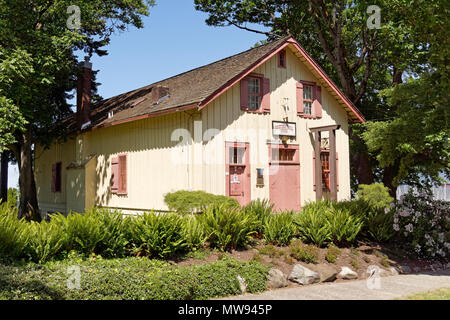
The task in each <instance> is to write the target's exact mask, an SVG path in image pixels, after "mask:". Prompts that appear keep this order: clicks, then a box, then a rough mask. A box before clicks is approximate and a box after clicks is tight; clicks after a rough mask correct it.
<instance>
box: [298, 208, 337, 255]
mask: <svg viewBox="0 0 450 320" xmlns="http://www.w3.org/2000/svg"><path fill="white" fill-rule="evenodd" d="M328 210H329V203H328V202H325V201H322V202H317V203H316V202H313V203H310V204H308V205H306V206H305V207H304V208H303V210H302V211H301V212H300V213H299V214H298V215H297V217H296V219H295V220H294V223H295V224H296V225H297V227H298V230H299V232H300V237H301V239H303V241H305V242H311V243H314V244H315V245H317V246H319V247H321V246H322V245H323V244H324V243H325V242H326V241H329V240H330V238H331V232H330V229H329V226H328V223H327V211H328Z"/></svg>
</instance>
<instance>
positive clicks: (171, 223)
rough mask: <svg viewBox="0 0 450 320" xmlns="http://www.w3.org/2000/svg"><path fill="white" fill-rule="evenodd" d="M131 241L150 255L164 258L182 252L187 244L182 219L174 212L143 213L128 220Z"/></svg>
mask: <svg viewBox="0 0 450 320" xmlns="http://www.w3.org/2000/svg"><path fill="white" fill-rule="evenodd" d="M130 233H131V241H132V243H133V245H135V246H136V247H138V248H139V249H140V250H142V251H145V252H146V253H148V254H149V255H150V256H151V257H159V258H164V257H167V256H171V255H174V254H177V253H179V252H183V251H185V250H186V248H187V246H188V244H187V243H186V241H185V238H184V230H183V220H182V219H181V218H180V217H179V216H178V215H176V214H174V213H167V214H155V213H153V212H152V213H145V214H144V215H143V216H140V217H136V218H133V219H132V220H131V221H130Z"/></svg>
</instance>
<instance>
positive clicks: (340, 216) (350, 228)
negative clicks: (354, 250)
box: [326, 209, 363, 244]
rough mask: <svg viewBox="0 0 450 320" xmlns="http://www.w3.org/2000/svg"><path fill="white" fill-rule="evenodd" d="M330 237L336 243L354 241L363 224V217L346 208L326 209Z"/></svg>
mask: <svg viewBox="0 0 450 320" xmlns="http://www.w3.org/2000/svg"><path fill="white" fill-rule="evenodd" d="M326 219H327V224H328V228H329V232H330V239H331V241H333V242H334V243H336V244H343V243H352V242H353V241H354V240H355V239H356V236H357V235H358V234H359V231H360V230H361V228H362V226H363V221H362V218H360V217H357V216H353V215H351V213H350V211H348V210H344V209H330V210H327V211H326Z"/></svg>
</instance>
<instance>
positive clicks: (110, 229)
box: [90, 208, 129, 257]
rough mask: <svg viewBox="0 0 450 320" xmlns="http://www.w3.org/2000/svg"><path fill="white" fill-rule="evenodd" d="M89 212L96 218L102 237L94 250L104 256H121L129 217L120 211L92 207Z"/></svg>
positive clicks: (126, 242)
mask: <svg viewBox="0 0 450 320" xmlns="http://www.w3.org/2000/svg"><path fill="white" fill-rule="evenodd" d="M90 214H92V215H94V216H96V217H97V218H98V223H99V224H100V226H101V228H102V229H103V232H104V237H103V238H102V239H101V240H100V242H99V243H98V244H97V246H96V248H95V252H96V253H98V254H101V255H102V256H105V257H123V256H124V255H125V247H126V245H127V244H128V239H127V228H128V222H129V220H128V219H129V218H128V219H127V218H124V217H123V216H122V213H121V212H120V211H109V210H105V209H98V208H93V209H92V210H91V211H90Z"/></svg>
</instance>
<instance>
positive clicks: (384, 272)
mask: <svg viewBox="0 0 450 320" xmlns="http://www.w3.org/2000/svg"><path fill="white" fill-rule="evenodd" d="M378 275H379V276H380V277H390V276H392V273H391V271H387V270H384V269H381V268H379V273H378Z"/></svg>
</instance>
